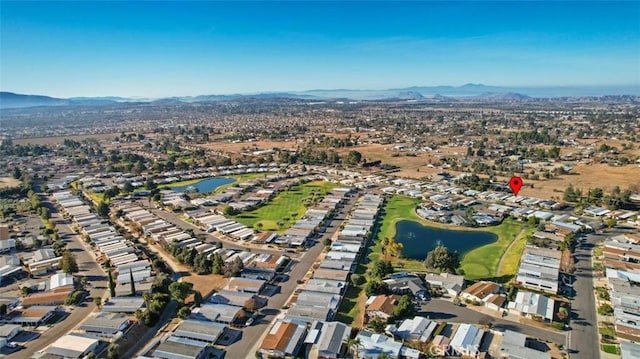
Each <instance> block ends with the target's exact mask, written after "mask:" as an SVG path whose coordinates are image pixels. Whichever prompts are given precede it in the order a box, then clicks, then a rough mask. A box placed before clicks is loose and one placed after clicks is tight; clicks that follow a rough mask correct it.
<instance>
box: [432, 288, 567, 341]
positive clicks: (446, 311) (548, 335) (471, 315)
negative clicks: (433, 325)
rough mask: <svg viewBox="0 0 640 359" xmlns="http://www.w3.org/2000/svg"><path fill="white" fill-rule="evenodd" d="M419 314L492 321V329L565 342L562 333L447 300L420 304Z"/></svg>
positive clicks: (449, 319) (461, 320)
mask: <svg viewBox="0 0 640 359" xmlns="http://www.w3.org/2000/svg"><path fill="white" fill-rule="evenodd" d="M419 315H421V316H423V317H428V318H429V319H434V320H443V321H446V322H449V323H477V324H485V325H486V324H488V323H492V328H493V329H498V330H507V329H508V330H513V331H516V332H520V333H524V334H526V335H527V336H530V337H533V338H539V339H543V340H546V341H550V342H553V343H558V344H563V343H565V342H566V336H565V334H563V333H559V332H556V331H552V330H546V329H542V328H536V327H531V326H527V325H523V324H520V323H516V322H514V321H511V320H506V319H501V318H497V317H494V316H491V315H488V314H484V313H480V312H478V311H475V310H473V309H469V308H465V307H459V306H457V305H454V304H453V303H451V302H449V301H446V300H442V299H433V300H431V301H429V302H427V303H426V304H424V305H422V310H421V311H420V313H419Z"/></svg>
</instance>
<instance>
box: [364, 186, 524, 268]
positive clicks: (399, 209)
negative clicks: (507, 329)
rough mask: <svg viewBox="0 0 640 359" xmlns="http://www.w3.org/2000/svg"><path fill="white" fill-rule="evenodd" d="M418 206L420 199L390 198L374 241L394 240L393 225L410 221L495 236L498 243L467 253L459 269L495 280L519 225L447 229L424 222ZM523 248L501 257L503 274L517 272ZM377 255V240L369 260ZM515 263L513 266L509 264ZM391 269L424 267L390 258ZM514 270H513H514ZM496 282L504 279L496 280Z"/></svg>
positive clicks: (394, 231) (513, 249)
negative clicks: (417, 212) (392, 264)
mask: <svg viewBox="0 0 640 359" xmlns="http://www.w3.org/2000/svg"><path fill="white" fill-rule="evenodd" d="M419 203H420V200H418V199H414V198H410V197H404V196H394V197H391V198H390V199H389V200H388V201H387V204H386V206H385V213H384V220H383V221H382V225H381V227H380V232H379V235H378V239H381V238H384V237H395V234H396V223H397V222H398V221H401V220H405V219H406V220H412V221H416V222H419V223H421V224H423V225H425V226H428V227H437V228H444V229H450V230H457V231H485V232H491V233H495V234H496V235H497V236H498V240H497V241H496V242H494V243H491V244H488V245H486V246H482V247H480V248H477V249H474V250H472V251H470V252H469V253H467V254H466V255H465V256H464V257H463V258H462V263H461V267H462V269H463V270H464V272H465V278H467V279H471V280H476V279H481V278H491V279H493V278H495V277H497V276H498V275H497V272H498V265H499V263H500V258H502V255H503V254H505V251H506V250H507V248H508V247H509V245H510V244H511V242H512V241H513V240H514V239H516V236H517V235H518V233H520V231H521V229H522V226H523V225H522V224H521V223H520V222H517V221H515V220H510V219H508V220H505V221H504V222H503V223H502V224H500V225H498V226H494V227H483V228H468V227H467V228H461V227H457V226H451V225H446V224H441V223H435V222H431V221H427V220H425V219H423V218H420V217H419V216H418V215H417V214H416V213H415V210H414V209H415V207H416V206H417V205H418V204H419ZM520 245H521V246H522V248H524V244H520V243H519V244H518V245H514V247H516V248H513V247H512V248H511V249H512V250H511V251H509V254H508V257H505V263H508V264H506V265H503V266H505V269H504V270H503V272H504V273H505V275H507V274H509V275H511V274H515V269H517V265H518V264H517V261H518V260H519V259H520V254H521V253H522V250H521V249H520V247H519V246H520ZM380 253H381V245H380V241H377V242H376V244H375V245H374V246H373V247H372V253H371V255H370V259H371V260H372V261H375V260H377V259H378V257H379V256H380ZM514 262H515V265H514V264H513V263H514ZM393 263H394V267H396V270H398V271H425V268H424V265H423V264H422V262H420V261H416V260H411V259H404V258H400V259H395V258H394V259H393ZM514 268H515V269H514ZM498 279H499V280H505V279H506V277H505V278H498Z"/></svg>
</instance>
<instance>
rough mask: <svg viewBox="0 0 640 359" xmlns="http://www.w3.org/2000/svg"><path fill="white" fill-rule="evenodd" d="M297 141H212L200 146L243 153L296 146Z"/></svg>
mask: <svg viewBox="0 0 640 359" xmlns="http://www.w3.org/2000/svg"><path fill="white" fill-rule="evenodd" d="M296 145H297V142H295V141H255V142H238V143H232V142H212V143H208V144H204V145H198V146H199V147H202V148H206V149H209V150H214V151H223V152H229V153H237V154H239V153H242V152H245V151H258V150H270V149H272V148H287V149H292V148H295V147H296Z"/></svg>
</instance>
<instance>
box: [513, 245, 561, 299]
mask: <svg viewBox="0 0 640 359" xmlns="http://www.w3.org/2000/svg"><path fill="white" fill-rule="evenodd" d="M561 257H562V252H560V251H556V250H553V249H549V248H539V247H536V246H530V245H528V246H526V247H525V249H524V252H523V253H522V257H521V259H520V267H519V269H518V274H517V276H516V284H517V285H520V286H522V287H524V288H528V289H533V290H538V291H544V292H548V293H552V294H556V293H557V292H558V277H559V274H560V259H561Z"/></svg>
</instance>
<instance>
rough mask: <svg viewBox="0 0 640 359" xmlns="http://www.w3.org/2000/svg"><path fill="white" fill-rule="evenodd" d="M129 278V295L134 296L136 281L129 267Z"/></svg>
mask: <svg viewBox="0 0 640 359" xmlns="http://www.w3.org/2000/svg"><path fill="white" fill-rule="evenodd" d="M129 280H130V281H131V283H130V284H131V296H132V297H135V295H136V282H135V281H134V280H133V271H132V269H131V268H129Z"/></svg>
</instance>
